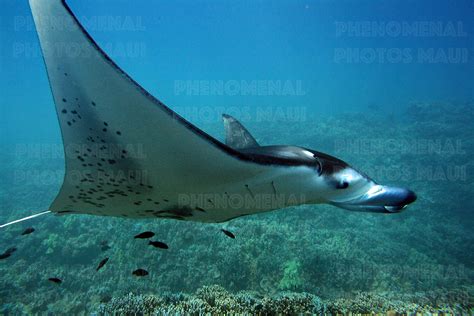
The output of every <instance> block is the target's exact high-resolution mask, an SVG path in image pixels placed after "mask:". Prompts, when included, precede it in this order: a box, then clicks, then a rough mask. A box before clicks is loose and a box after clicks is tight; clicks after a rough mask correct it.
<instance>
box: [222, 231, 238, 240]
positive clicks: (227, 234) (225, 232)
mask: <svg viewBox="0 0 474 316" xmlns="http://www.w3.org/2000/svg"><path fill="white" fill-rule="evenodd" d="M221 230H222V232H223V233H224V234H225V235H226V236H228V237H230V238H232V239H235V235H234V234H232V233H231V232H230V231H228V230H225V229H221Z"/></svg>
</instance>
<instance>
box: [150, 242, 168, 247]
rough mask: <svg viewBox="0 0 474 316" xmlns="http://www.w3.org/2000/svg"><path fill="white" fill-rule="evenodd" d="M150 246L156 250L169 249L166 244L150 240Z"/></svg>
mask: <svg viewBox="0 0 474 316" xmlns="http://www.w3.org/2000/svg"><path fill="white" fill-rule="evenodd" d="M148 245H150V246H153V247H155V248H161V249H168V245H167V244H165V243H164V242H161V241H152V240H150V241H149V242H148Z"/></svg>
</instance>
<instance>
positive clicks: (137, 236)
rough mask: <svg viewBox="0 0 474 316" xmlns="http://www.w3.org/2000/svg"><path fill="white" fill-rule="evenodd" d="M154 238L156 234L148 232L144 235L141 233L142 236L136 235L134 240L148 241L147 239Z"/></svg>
mask: <svg viewBox="0 0 474 316" xmlns="http://www.w3.org/2000/svg"><path fill="white" fill-rule="evenodd" d="M153 236H155V233H154V232H150V231H146V232H143V233H140V234H138V235H136V236H135V237H133V238H135V239H137V238H138V239H147V238H151V237H153Z"/></svg>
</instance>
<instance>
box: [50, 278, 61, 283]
mask: <svg viewBox="0 0 474 316" xmlns="http://www.w3.org/2000/svg"><path fill="white" fill-rule="evenodd" d="M48 280H49V281H51V282H53V283H56V284H61V283H62V282H63V280H61V279H59V278H49V279H48Z"/></svg>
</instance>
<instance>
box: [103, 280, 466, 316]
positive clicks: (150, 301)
mask: <svg viewBox="0 0 474 316" xmlns="http://www.w3.org/2000/svg"><path fill="white" fill-rule="evenodd" d="M433 294H434V292H432V293H431V295H433ZM427 295H428V296H426V295H421V294H416V295H413V296H410V297H405V298H404V300H403V301H401V300H397V299H395V298H393V297H390V295H388V294H376V293H357V294H356V295H355V297H353V298H341V299H336V300H327V301H323V300H322V299H321V298H319V297H317V296H315V295H312V294H309V293H292V292H285V293H280V294H278V295H276V296H261V295H258V294H255V293H251V292H238V293H235V294H231V293H229V292H227V291H226V290H225V289H224V288H222V287H221V286H218V285H213V286H204V287H202V288H200V289H198V290H197V291H196V293H195V294H192V295H190V294H178V295H170V294H168V295H166V294H165V295H162V296H154V295H134V294H132V293H129V294H127V295H125V296H123V297H120V298H114V299H112V300H111V301H110V302H108V303H106V304H102V305H101V306H100V307H99V309H98V312H97V314H98V315H224V314H227V315H229V314H230V315H234V314H238V315H301V314H312V315H323V314H333V315H334V314H346V315H347V314H349V313H354V314H375V313H384V314H391V315H403V314H440V313H442V314H451V315H469V314H470V313H471V312H472V308H473V306H472V303H469V302H467V301H466V297H465V296H464V295H462V294H459V293H458V295H454V296H453V295H452V293H451V294H450V297H442V300H443V302H444V303H443V304H439V301H436V300H434V299H433V297H430V296H429V295H430V293H427ZM436 295H445V294H444V293H443V292H440V291H438V293H437V294H436Z"/></svg>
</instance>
